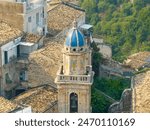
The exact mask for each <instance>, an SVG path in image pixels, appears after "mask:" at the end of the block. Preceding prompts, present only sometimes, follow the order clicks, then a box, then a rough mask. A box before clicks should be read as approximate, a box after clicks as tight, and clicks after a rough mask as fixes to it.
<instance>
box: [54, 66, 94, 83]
mask: <svg viewBox="0 0 150 130" xmlns="http://www.w3.org/2000/svg"><path fill="white" fill-rule="evenodd" d="M93 76H94V72H93V71H89V72H88V74H85V75H64V74H62V67H61V68H60V70H59V72H58V73H57V77H56V79H55V82H56V83H58V84H59V83H76V84H92V83H93Z"/></svg>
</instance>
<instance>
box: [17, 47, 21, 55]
mask: <svg viewBox="0 0 150 130" xmlns="http://www.w3.org/2000/svg"><path fill="white" fill-rule="evenodd" d="M19 56H20V45H18V46H17V57H19Z"/></svg>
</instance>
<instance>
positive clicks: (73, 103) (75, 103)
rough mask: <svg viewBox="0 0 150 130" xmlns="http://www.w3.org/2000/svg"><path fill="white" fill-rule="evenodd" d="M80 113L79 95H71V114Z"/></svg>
mask: <svg viewBox="0 0 150 130" xmlns="http://www.w3.org/2000/svg"><path fill="white" fill-rule="evenodd" d="M75 112H78V95H77V94H76V93H71V94H70V113H75Z"/></svg>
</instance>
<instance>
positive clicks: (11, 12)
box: [0, 2, 24, 30]
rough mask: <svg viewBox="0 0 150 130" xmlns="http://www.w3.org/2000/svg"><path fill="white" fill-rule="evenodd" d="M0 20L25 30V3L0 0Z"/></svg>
mask: <svg viewBox="0 0 150 130" xmlns="http://www.w3.org/2000/svg"><path fill="white" fill-rule="evenodd" d="M0 20H3V21H6V22H7V23H8V24H10V25H12V26H14V27H17V28H19V29H20V30H23V21H24V18H23V4H21V3H12V2H0Z"/></svg>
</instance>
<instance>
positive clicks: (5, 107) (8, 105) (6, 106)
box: [0, 97, 18, 113]
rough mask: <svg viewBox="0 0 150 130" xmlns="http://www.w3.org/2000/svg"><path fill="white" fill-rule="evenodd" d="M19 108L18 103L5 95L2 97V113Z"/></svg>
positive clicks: (0, 108)
mask: <svg viewBox="0 0 150 130" xmlns="http://www.w3.org/2000/svg"><path fill="white" fill-rule="evenodd" d="M16 108H18V105H17V104H15V103H13V102H11V101H9V100H7V99H5V98H4V97H0V113H7V112H11V111H13V110H15V109H16Z"/></svg>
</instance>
